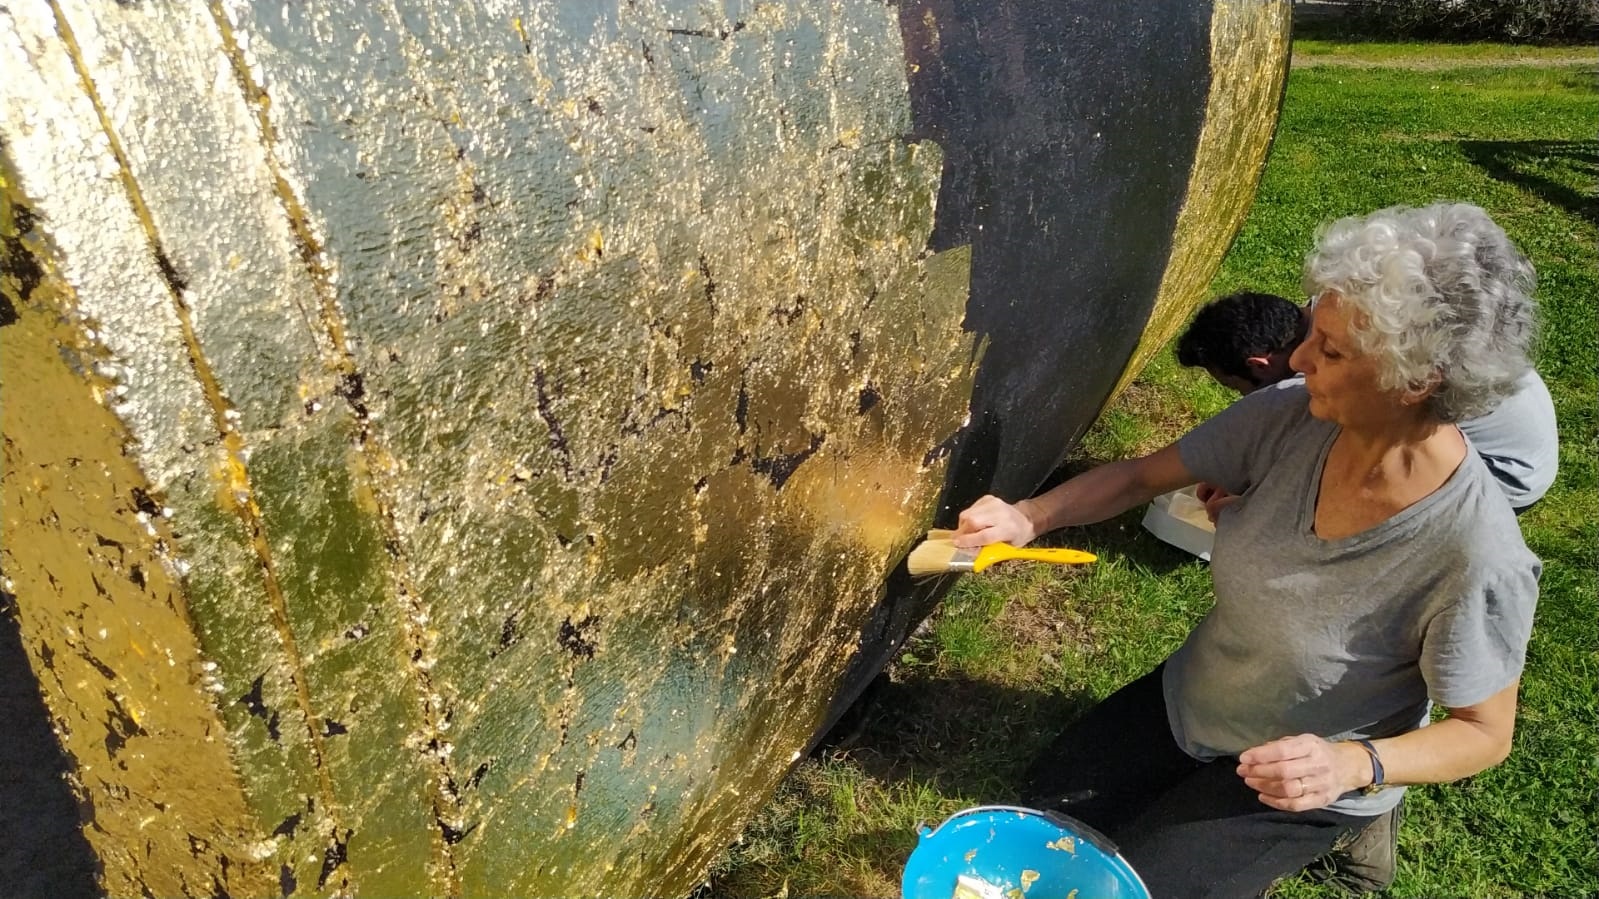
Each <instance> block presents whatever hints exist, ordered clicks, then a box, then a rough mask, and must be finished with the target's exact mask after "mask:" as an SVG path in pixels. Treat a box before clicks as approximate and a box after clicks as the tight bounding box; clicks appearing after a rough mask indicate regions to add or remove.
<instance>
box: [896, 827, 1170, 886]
mask: <svg viewBox="0 0 1599 899" xmlns="http://www.w3.org/2000/svg"><path fill="white" fill-rule="evenodd" d="M918 835H919V836H920V838H921V839H920V840H919V842H918V843H917V844H916V849H915V850H914V851H912V852H911V857H910V859H908V860H907V861H906V862H905V877H904V879H903V880H902V881H901V883H900V894H901V895H902V896H903V897H904V899H951V897H953V896H955V895H956V889H957V886H961V887H962V890H961V895H963V896H968V895H972V896H989V895H992V896H997V897H1005V899H1018V897H1020V899H1149V890H1148V889H1147V888H1145V886H1144V882H1143V881H1142V880H1140V879H1139V877H1138V873H1137V872H1136V871H1134V870H1133V868H1132V866H1131V865H1129V864H1127V862H1126V860H1125V859H1123V858H1122V857H1121V855H1120V854H1119V853H1118V852H1117V851H1116V846H1115V844H1113V843H1111V842H1110V840H1108V839H1106V838H1105V837H1104V836H1102V835H1100V834H1099V833H1097V832H1095V831H1094V829H1093V828H1091V827H1089V826H1088V825H1086V824H1083V823H1082V822H1080V821H1075V820H1073V819H1071V818H1068V817H1066V816H1065V815H1061V814H1056V813H1054V812H1042V811H1038V810H1036V809H1030V808H1019V807H1017V806H1010V805H981V806H977V807H976V808H969V809H966V810H965V811H960V812H956V813H955V814H953V815H950V816H949V818H948V819H946V820H945V821H944V823H943V824H940V825H938V826H937V827H935V828H927V827H922V828H920V829H919V831H918Z"/></svg>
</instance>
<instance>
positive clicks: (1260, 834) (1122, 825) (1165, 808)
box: [1023, 667, 1372, 899]
mask: <svg viewBox="0 0 1599 899" xmlns="http://www.w3.org/2000/svg"><path fill="white" fill-rule="evenodd" d="M1160 679H1161V668H1160V667H1157V668H1156V669H1155V670H1154V671H1152V672H1150V673H1149V674H1146V675H1144V676H1143V677H1142V678H1139V679H1138V680H1136V681H1134V682H1133V683H1131V684H1128V685H1127V686H1125V687H1123V688H1121V689H1120V690H1118V691H1116V692H1115V693H1114V694H1112V695H1111V696H1110V697H1109V698H1108V699H1106V700H1105V701H1104V702H1102V703H1100V704H1099V705H1097V706H1095V707H1094V708H1092V709H1090V710H1089V711H1088V713H1087V714H1085V715H1084V716H1083V717H1082V718H1080V719H1079V720H1077V721H1076V722H1074V723H1073V724H1072V725H1071V726H1070V727H1069V728H1067V730H1066V731H1065V733H1062V734H1061V735H1060V737H1059V738H1057V739H1056V740H1055V742H1054V743H1053V744H1052V745H1051V746H1050V747H1049V748H1048V749H1047V750H1045V751H1044V753H1043V754H1042V755H1040V756H1039V757H1038V760H1037V761H1035V762H1034V763H1033V768H1032V771H1031V772H1030V773H1029V775H1028V783H1027V785H1026V786H1025V787H1024V788H1023V796H1024V800H1025V801H1026V802H1027V803H1028V804H1030V805H1032V806H1034V807H1035V808H1041V809H1053V810H1056V811H1060V812H1064V813H1065V814H1067V815H1070V816H1071V817H1073V818H1076V819H1078V820H1080V821H1082V822H1083V823H1085V824H1088V825H1090V826H1092V827H1094V828H1095V829H1097V830H1099V831H1101V832H1103V833H1104V834H1105V835H1106V836H1108V837H1110V838H1111V839H1112V840H1113V841H1115V842H1116V844H1117V846H1118V848H1119V849H1120V850H1121V853H1122V855H1123V857H1125V858H1126V859H1127V861H1128V862H1129V863H1130V864H1131V865H1132V866H1133V868H1134V869H1135V870H1136V871H1138V874H1139V876H1140V877H1142V878H1143V879H1144V883H1145V884H1146V885H1147V886H1148V887H1149V890H1150V893H1151V895H1153V896H1154V899H1168V897H1201V896H1203V897H1207V899H1208V897H1254V896H1259V895H1260V894H1261V893H1263V892H1264V891H1265V890H1266V889H1267V888H1269V887H1270V886H1271V885H1272V883H1273V882H1274V881H1276V880H1278V879H1279V878H1281V877H1284V876H1287V875H1291V874H1294V873H1295V872H1297V871H1299V870H1300V869H1302V868H1304V867H1305V866H1306V865H1308V864H1310V863H1311V862H1312V861H1315V860H1316V859H1317V858H1319V857H1320V856H1321V855H1322V854H1323V853H1325V852H1327V850H1329V849H1331V848H1332V845H1333V842H1334V841H1336V840H1337V839H1338V838H1339V837H1340V836H1343V835H1344V834H1346V833H1350V832H1353V831H1357V830H1359V829H1361V828H1362V827H1364V826H1365V825H1366V824H1367V823H1369V822H1370V821H1371V820H1372V819H1370V818H1363V817H1359V816H1356V815H1345V814H1341V813H1339V812H1332V811H1327V810H1326V809H1318V810H1315V811H1309V812H1282V811H1278V810H1276V809H1274V808H1272V807H1270V806H1268V805H1264V804H1262V803H1261V802H1260V800H1259V798H1258V797H1257V795H1256V793H1255V791H1254V790H1251V789H1250V788H1249V787H1248V786H1246V785H1245V784H1244V781H1243V778H1241V777H1239V776H1238V773H1237V767H1238V760H1237V759H1236V758H1230V757H1229V758H1220V759H1216V760H1214V761H1210V762H1201V761H1198V760H1196V759H1194V758H1193V757H1191V756H1189V755H1188V754H1187V753H1185V752H1183V751H1182V749H1181V748H1180V747H1178V745H1177V742H1176V741H1175V740H1174V739H1172V735H1171V727H1170V725H1169V724H1168V723H1167V719H1166V700H1165V697H1164V696H1163V694H1162V692H1161V680H1160Z"/></svg>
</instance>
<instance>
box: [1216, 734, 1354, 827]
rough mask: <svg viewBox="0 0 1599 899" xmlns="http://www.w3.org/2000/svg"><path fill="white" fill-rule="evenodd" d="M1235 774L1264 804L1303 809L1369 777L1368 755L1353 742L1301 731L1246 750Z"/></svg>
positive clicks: (1287, 809) (1288, 809) (1320, 804)
mask: <svg viewBox="0 0 1599 899" xmlns="http://www.w3.org/2000/svg"><path fill="white" fill-rule="evenodd" d="M1238 776H1239V777H1242V778H1243V779H1244V783H1245V784H1247V785H1248V786H1249V788H1250V789H1251V790H1254V791H1255V792H1256V793H1259V794H1260V801H1261V802H1263V803H1265V804H1266V805H1269V806H1271V807H1272V808H1275V809H1282V810H1283V811H1285V812H1304V811H1309V810H1311V809H1317V808H1322V807H1324V806H1328V805H1331V804H1332V802H1333V800H1335V799H1337V798H1338V797H1339V796H1342V795H1343V794H1345V793H1347V792H1349V791H1350V790H1358V789H1360V788H1361V787H1364V786H1365V785H1367V784H1369V783H1371V758H1370V757H1369V756H1367V755H1366V750H1364V749H1361V748H1360V745H1359V744H1357V743H1334V742H1332V741H1331V740H1328V739H1326V738H1325V737H1318V736H1316V735H1315V734H1300V735H1299V736H1297V737H1283V738H1282V739H1280V740H1273V741H1271V742H1270V743H1265V744H1263V745H1260V746H1256V747H1254V748H1253V749H1247V750H1245V751H1244V752H1243V753H1241V754H1240V755H1239V756H1238Z"/></svg>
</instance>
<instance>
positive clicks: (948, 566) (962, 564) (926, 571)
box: [905, 530, 1098, 577]
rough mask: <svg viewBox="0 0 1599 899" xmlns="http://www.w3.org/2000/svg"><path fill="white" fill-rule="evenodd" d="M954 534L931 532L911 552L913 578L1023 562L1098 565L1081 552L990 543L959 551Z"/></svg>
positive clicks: (1093, 556) (950, 532)
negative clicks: (996, 563) (1091, 563)
mask: <svg viewBox="0 0 1599 899" xmlns="http://www.w3.org/2000/svg"><path fill="white" fill-rule="evenodd" d="M954 533H955V532H954V531H947V530H934V531H928V532H927V539H926V540H923V541H922V543H921V545H920V546H918V547H916V548H915V549H913V550H911V554H910V558H908V559H906V560H905V567H907V568H909V569H910V572H911V576H913V577H925V576H927V575H930V574H943V573H945V572H948V571H970V572H972V573H974V574H975V573H977V572H979V571H982V570H983V569H985V568H987V567H988V566H990V565H993V564H994V563H995V562H1007V561H1010V560H1012V559H1020V560H1024V561H1028V562H1050V563H1052V564H1055V565H1083V564H1086V563H1088V562H1093V561H1096V560H1097V558H1098V557H1096V556H1095V555H1094V554H1093V553H1085V552H1083V551H1082V550H1077V549H1024V548H1019V547H1015V546H1011V545H1010V544H1009V543H990V544H988V545H987V546H983V547H979V548H977V549H959V548H957V547H956V546H955V543H954V540H953V539H952V537H953V534H954Z"/></svg>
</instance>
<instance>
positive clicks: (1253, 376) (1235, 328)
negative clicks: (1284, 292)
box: [1177, 290, 1310, 393]
mask: <svg viewBox="0 0 1599 899" xmlns="http://www.w3.org/2000/svg"><path fill="white" fill-rule="evenodd" d="M1309 324H1310V322H1309V317H1308V316H1306V315H1305V314H1304V312H1303V311H1302V310H1301V309H1300V308H1299V307H1298V306H1296V305H1294V304H1293V302H1291V301H1289V300H1288V299H1286V298H1284V297H1280V296H1277V295H1276V294H1270V293H1256V292H1254V291H1249V290H1242V291H1239V292H1238V293H1234V294H1228V295H1227V296H1224V297H1222V298H1221V299H1219V300H1216V301H1214V302H1212V303H1210V304H1208V305H1206V306H1205V307H1204V308H1203V309H1201V310H1199V314H1198V315H1195V316H1194V321H1193V323H1192V324H1190V325H1189V326H1188V330H1187V331H1186V332H1184V334H1183V336H1182V337H1180V338H1178V340H1177V361H1178V362H1180V363H1182V364H1183V365H1186V366H1188V367H1190V368H1196V367H1197V368H1203V369H1204V370H1205V371H1207V372H1209V373H1210V376H1211V377H1212V378H1215V379H1216V381H1217V382H1218V383H1220V384H1221V385H1222V386H1224V387H1230V388H1232V389H1233V390H1236V391H1238V392H1239V393H1250V392H1252V391H1255V390H1258V389H1259V388H1261V387H1265V386H1267V385H1269V384H1275V383H1277V382H1278V381H1281V380H1283V379H1285V378H1291V377H1293V374H1294V373H1293V370H1292V369H1290V368H1289V367H1288V357H1289V356H1290V355H1292V354H1293V352H1294V348H1295V347H1297V346H1299V343H1300V341H1302V340H1304V339H1305V333H1306V331H1307V329H1308V327H1309Z"/></svg>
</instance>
